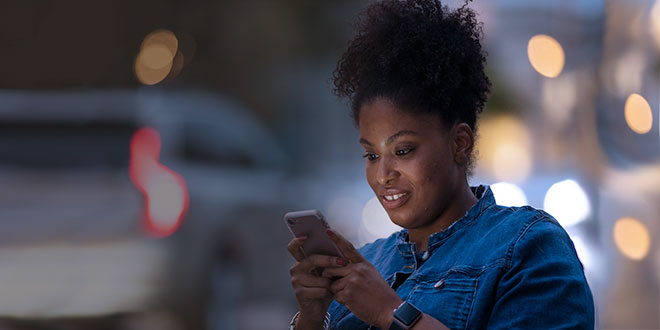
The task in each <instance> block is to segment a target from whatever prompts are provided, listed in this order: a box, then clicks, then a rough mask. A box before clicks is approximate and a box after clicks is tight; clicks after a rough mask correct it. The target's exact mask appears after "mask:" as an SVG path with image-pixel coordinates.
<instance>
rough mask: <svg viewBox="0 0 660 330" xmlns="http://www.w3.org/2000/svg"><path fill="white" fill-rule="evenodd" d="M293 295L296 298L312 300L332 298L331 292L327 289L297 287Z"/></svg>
mask: <svg viewBox="0 0 660 330" xmlns="http://www.w3.org/2000/svg"><path fill="white" fill-rule="evenodd" d="M293 293H294V294H295V295H296V297H300V298H304V299H313V300H317V299H324V298H329V297H332V292H331V291H330V290H329V289H327V288H306V287H298V288H296V289H294V290H293Z"/></svg>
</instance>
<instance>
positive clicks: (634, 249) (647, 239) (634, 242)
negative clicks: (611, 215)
mask: <svg viewBox="0 0 660 330" xmlns="http://www.w3.org/2000/svg"><path fill="white" fill-rule="evenodd" d="M614 243H616V247H617V248H618V249H619V251H620V252H621V253H622V254H623V255H624V256H626V257H628V258H630V259H633V260H642V259H644V258H645V257H646V255H647V254H648V252H649V249H650V247H651V236H650V235H649V231H648V229H647V228H646V226H644V224H643V223H642V222H641V221H639V220H637V219H633V218H621V219H619V220H617V222H616V223H615V224H614Z"/></svg>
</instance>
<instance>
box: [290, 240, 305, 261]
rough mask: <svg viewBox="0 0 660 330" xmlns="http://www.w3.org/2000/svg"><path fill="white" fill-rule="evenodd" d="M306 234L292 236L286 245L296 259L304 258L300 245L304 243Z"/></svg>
mask: <svg viewBox="0 0 660 330" xmlns="http://www.w3.org/2000/svg"><path fill="white" fill-rule="evenodd" d="M306 239H307V236H300V237H294V238H293V239H292V240H291V241H290V242H289V245H287V250H289V253H290V254H291V255H292V256H293V258H294V259H296V260H297V261H301V260H303V259H305V254H304V253H303V252H302V249H301V248H302V245H303V243H305V240H306Z"/></svg>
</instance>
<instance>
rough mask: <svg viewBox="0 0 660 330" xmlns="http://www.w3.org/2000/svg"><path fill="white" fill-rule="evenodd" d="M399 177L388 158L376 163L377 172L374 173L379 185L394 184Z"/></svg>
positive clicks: (393, 164) (392, 162)
mask: <svg viewBox="0 0 660 330" xmlns="http://www.w3.org/2000/svg"><path fill="white" fill-rule="evenodd" d="M397 177H399V171H397V169H396V166H395V162H394V161H393V160H392V159H391V158H390V157H382V158H381V161H380V162H378V170H377V172H376V180H377V181H378V183H379V184H380V185H383V186H386V185H388V184H391V183H392V182H394V180H395V179H396V178H397Z"/></svg>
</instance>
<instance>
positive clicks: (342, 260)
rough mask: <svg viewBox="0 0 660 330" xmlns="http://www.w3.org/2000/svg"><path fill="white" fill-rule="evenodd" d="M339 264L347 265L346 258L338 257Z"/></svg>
mask: <svg viewBox="0 0 660 330" xmlns="http://www.w3.org/2000/svg"><path fill="white" fill-rule="evenodd" d="M337 265H340V266H346V260H344V258H339V257H338V258H337Z"/></svg>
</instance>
